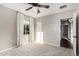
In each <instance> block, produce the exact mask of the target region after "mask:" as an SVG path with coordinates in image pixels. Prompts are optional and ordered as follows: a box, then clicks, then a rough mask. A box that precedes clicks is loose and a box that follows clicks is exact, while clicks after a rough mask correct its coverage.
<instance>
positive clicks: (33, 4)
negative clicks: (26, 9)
mask: <svg viewBox="0 0 79 59" xmlns="http://www.w3.org/2000/svg"><path fill="white" fill-rule="evenodd" d="M28 4H30V5H32V6H37V5H38V3H28Z"/></svg>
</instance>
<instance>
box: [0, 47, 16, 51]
mask: <svg viewBox="0 0 79 59" xmlns="http://www.w3.org/2000/svg"><path fill="white" fill-rule="evenodd" d="M13 48H16V47H15V46H14V47H10V48H7V49H4V50H1V51H0V53H2V52H5V51H8V50H11V49H13Z"/></svg>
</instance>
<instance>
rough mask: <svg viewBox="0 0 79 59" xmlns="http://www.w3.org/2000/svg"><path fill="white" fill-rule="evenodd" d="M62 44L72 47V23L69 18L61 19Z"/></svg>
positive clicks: (62, 45)
mask: <svg viewBox="0 0 79 59" xmlns="http://www.w3.org/2000/svg"><path fill="white" fill-rule="evenodd" d="M60 46H61V47H65V48H72V43H71V23H70V22H69V19H65V20H61V41H60Z"/></svg>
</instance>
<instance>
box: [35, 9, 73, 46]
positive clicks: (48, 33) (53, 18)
mask: <svg viewBox="0 0 79 59" xmlns="http://www.w3.org/2000/svg"><path fill="white" fill-rule="evenodd" d="M74 12H75V10H72V11H67V12H62V13H58V14H54V15H49V16H45V17H42V18H38V19H36V22H39V21H41V22H42V31H43V40H44V43H48V44H52V45H56V46H59V45H60V39H61V33H60V20H61V19H64V18H68V17H73V13H74Z"/></svg>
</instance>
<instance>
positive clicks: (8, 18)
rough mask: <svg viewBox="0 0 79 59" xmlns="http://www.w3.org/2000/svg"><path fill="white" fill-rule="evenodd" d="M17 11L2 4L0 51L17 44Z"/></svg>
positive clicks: (0, 14)
mask: <svg viewBox="0 0 79 59" xmlns="http://www.w3.org/2000/svg"><path fill="white" fill-rule="evenodd" d="M16 34H17V32H16V12H15V11H13V10H11V9H8V8H6V7H4V6H2V5H0V51H1V50H4V49H7V48H10V47H13V46H16V42H17V41H16V40H17V39H16V37H17V35H16Z"/></svg>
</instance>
